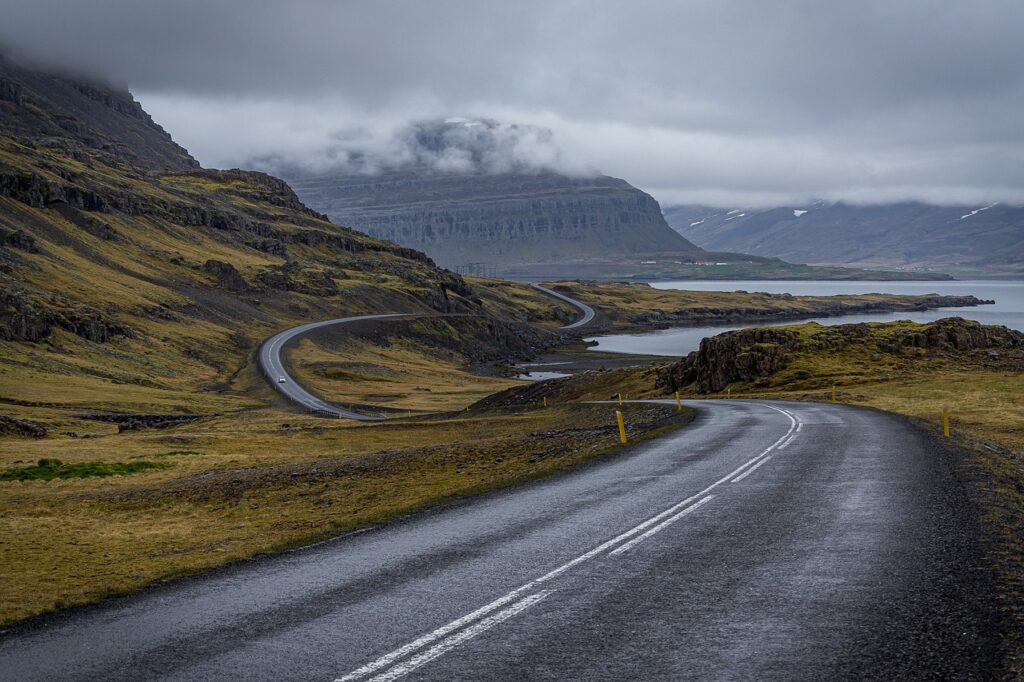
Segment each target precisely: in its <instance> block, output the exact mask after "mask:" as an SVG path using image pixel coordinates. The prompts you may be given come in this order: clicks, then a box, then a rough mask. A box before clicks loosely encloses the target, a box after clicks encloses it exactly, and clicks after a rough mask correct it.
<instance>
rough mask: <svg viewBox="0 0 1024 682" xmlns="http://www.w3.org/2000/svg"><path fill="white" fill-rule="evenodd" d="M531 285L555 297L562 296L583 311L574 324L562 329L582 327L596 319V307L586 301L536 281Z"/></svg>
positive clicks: (561, 297)
mask: <svg viewBox="0 0 1024 682" xmlns="http://www.w3.org/2000/svg"><path fill="white" fill-rule="evenodd" d="M530 286H531V287H533V288H534V289H536V290H537V291H543V292H544V293H545V294H548V295H549V296H554V297H555V298H560V299H562V300H563V301H565V302H566V303H568V304H570V305H574V306H576V307H577V308H579V309H580V312H582V313H583V317H581V318H580V319H578V320H576V321H575V322H573V323H572V324H567V325H565V326H564V327H562V329H576V328H577V327H582V326H583V325H585V324H590V322H591V321H592V320H593V319H594V315H595V314H596V313H595V312H594V309H593V308H591V307H590V306H589V305H587V304H586V303H583V302H581V301H577V300H576V299H575V298H569V297H568V296H566V295H565V294H560V293H558V292H557V291H554V290H553V289H548V288H547V287H542V286H541V285H539V284H536V283H532V282H531V283H530Z"/></svg>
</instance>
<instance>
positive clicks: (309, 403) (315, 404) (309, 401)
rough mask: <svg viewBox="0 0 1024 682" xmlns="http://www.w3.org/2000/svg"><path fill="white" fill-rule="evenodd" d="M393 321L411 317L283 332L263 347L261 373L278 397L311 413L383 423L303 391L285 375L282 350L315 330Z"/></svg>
mask: <svg viewBox="0 0 1024 682" xmlns="http://www.w3.org/2000/svg"><path fill="white" fill-rule="evenodd" d="M393 317H408V315H407V314H405V313H391V314H388V315H358V316H356V317H339V318H337V319H334V320H324V321H323V322H310V323H309V324H303V325H300V326H298V327H292V328H291V329H285V330H284V331H283V332H279V333H277V334H275V335H273V336H271V337H270V338H269V339H267V340H266V341H264V342H263V345H262V346H260V352H259V356H258V362H259V366H260V371H262V372H263V375H264V376H265V377H266V378H267V381H269V382H270V385H271V386H273V387H274V388H276V389H277V391H278V393H280V394H281V395H283V396H284V397H285V398H288V399H289V400H291V401H292V402H294V403H297V404H298V405H301V406H302V407H305V408H307V409H309V410H310V411H312V412H316V413H317V414H322V415H325V416H328V417H337V418H341V419H356V420H359V421H364V422H374V421H381V420H383V419H384V417H381V416H378V415H367V414H360V413H359V412H353V411H352V410H346V409H343V408H340V407H336V406H335V405H332V404H330V403H328V402H326V401H324V400H321V399H320V398H317V397H316V396H315V395H313V394H312V393H310V392H309V391H307V390H306V389H304V388H303V387H302V386H300V385H299V383H298V382H297V381H295V379H293V378H292V376H291V375H290V374H288V372H287V371H285V368H284V362H282V360H281V349H282V348H284V346H285V344H286V343H288V342H289V341H291V340H292V339H294V338H296V337H297V336H302V335H303V334H306V333H308V332H311V331H313V330H314V329H319V328H320V327H330V326H331V325H335V324H347V323H349V322H360V321H362V320H386V319H390V318H393ZM282 379H283V381H282Z"/></svg>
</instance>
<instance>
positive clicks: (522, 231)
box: [292, 168, 699, 269]
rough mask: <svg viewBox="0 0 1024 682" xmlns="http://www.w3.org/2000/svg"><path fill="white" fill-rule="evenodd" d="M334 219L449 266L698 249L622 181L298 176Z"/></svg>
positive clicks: (422, 173) (303, 189) (548, 176)
mask: <svg viewBox="0 0 1024 682" xmlns="http://www.w3.org/2000/svg"><path fill="white" fill-rule="evenodd" d="M292 185H293V186H294V187H295V191H296V192H297V193H298V194H299V196H300V197H302V199H303V201H305V202H306V203H307V204H309V205H310V206H312V207H314V208H315V209H317V210H320V211H323V212H324V213H326V214H327V215H328V216H330V218H331V219H332V220H334V221H335V222H339V223H343V224H345V225H351V226H352V227H354V228H356V229H359V230H362V231H364V232H366V233H368V234H370V235H372V236H375V237H380V238H382V239H389V240H391V241H395V242H397V243H400V244H403V245H405V246H410V247H413V248H416V249H421V250H423V251H424V252H426V253H427V254H428V255H430V256H431V257H433V258H434V259H436V260H437V261H438V263H440V264H442V265H445V266H456V265H461V264H465V263H470V262H474V261H483V262H487V263H491V264H494V265H497V266H498V267H499V269H501V268H502V267H503V266H507V265H513V264H519V263H546V262H557V261H559V260H563V259H573V260H580V259H587V258H602V259H603V258H608V257H610V256H611V257H614V256H621V257H629V256H635V255H637V254H650V253H658V252H684V251H689V252H694V251H699V249H697V248H696V247H695V246H694V245H693V244H691V243H690V242H689V241H687V240H685V239H683V238H682V237H680V236H679V235H677V234H675V233H674V232H673V231H672V230H671V229H670V228H669V227H668V225H667V224H666V223H665V219H664V217H663V216H662V215H661V210H660V207H659V206H658V203H657V202H656V201H655V200H654V199H653V198H652V197H651V196H650V195H648V194H645V193H644V192H641V191H640V190H638V189H636V188H635V187H633V186H631V185H630V184H629V183H627V182H626V181H625V180H619V179H617V178H610V177H607V176H598V177H592V178H572V177H568V176H564V175H558V174H555V173H537V174H526V173H502V174H483V173H474V174H462V173H457V174H456V173H439V172H436V171H430V170H428V169H423V168H420V169H410V170H407V171H399V172H390V173H385V174H382V175H326V176H320V177H312V178H305V179H297V180H292Z"/></svg>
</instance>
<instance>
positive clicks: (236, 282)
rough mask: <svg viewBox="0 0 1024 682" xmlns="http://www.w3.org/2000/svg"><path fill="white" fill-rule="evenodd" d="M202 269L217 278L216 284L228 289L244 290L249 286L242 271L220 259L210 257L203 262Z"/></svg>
mask: <svg viewBox="0 0 1024 682" xmlns="http://www.w3.org/2000/svg"><path fill="white" fill-rule="evenodd" d="M203 270H206V271H207V272H208V273H210V274H211V275H213V277H214V279H216V280H217V286H219V287H220V288H221V289H227V290H228V291H245V290H247V289H248V288H249V285H248V284H247V283H246V281H245V278H244V277H242V273H240V272H239V271H238V270H236V269H235V266H234V265H232V264H231V263H225V262H224V261H222V260H213V259H210V260H208V261H206V263H205V264H203Z"/></svg>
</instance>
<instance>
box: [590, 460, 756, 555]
mask: <svg viewBox="0 0 1024 682" xmlns="http://www.w3.org/2000/svg"><path fill="white" fill-rule="evenodd" d="M761 461H764V460H761ZM758 466H760V463H758V464H756V465H754V469H756V468H757V467H758ZM750 471H753V469H750ZM748 473H749V471H748ZM744 475H746V474H744ZM714 498H715V496H714V495H708V496H707V497H705V498H704V499H702V500H700V501H698V502H697V503H695V504H693V505H691V506H689V507H687V508H686V509H684V510H683V511H681V512H679V513H678V514H676V515H675V516H671V517H669V518H667V519H666V520H664V521H662V522H661V523H659V524H658V525H657V526H655V527H654V528H652V529H650V530H649V531H647V532H646V533H644V534H643V535H640V536H637V537H635V538H633V539H632V540H630V541H629V542H627V543H626V544H624V545H621V546H620V547H618V548H617V549H613V550H612V551H611V552H609V553H608V556H617V555H619V554H622V553H623V552H628V551H629V550H631V549H632V548H634V547H636V546H637V545H639V544H640V543H641V542H643V541H644V540H646V539H647V538H649V537H651V536H652V535H654V534H655V533H657V532H659V531H661V530H664V529H665V528H668V527H669V526H671V525H672V524H673V523H675V522H676V521H678V520H679V519H681V518H683V517H684V516H686V515H687V514H689V513H690V512H692V511H693V510H695V509H697V508H698V507H700V506H702V505H704V504H706V503H707V502H710V501H711V500H713V499H714Z"/></svg>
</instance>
